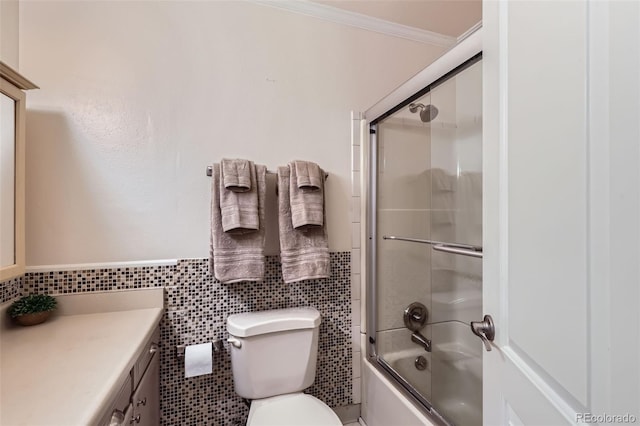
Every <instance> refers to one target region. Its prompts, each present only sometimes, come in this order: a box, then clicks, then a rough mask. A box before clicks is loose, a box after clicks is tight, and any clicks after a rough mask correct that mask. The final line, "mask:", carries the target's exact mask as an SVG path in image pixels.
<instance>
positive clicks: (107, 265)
mask: <svg viewBox="0 0 640 426" xmlns="http://www.w3.org/2000/svg"><path fill="white" fill-rule="evenodd" d="M177 264H178V260H177V259H162V260H137V261H132V262H103V263H77V264H69V265H39V266H27V267H26V268H25V269H26V272H27V273H28V272H54V271H86V270H87V269H117V268H141V267H150V266H175V265H177Z"/></svg>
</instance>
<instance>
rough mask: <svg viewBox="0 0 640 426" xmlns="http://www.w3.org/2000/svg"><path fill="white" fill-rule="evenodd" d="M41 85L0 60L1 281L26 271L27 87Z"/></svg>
mask: <svg viewBox="0 0 640 426" xmlns="http://www.w3.org/2000/svg"><path fill="white" fill-rule="evenodd" d="M37 88H38V87H37V86H36V85H35V84H33V83H32V82H30V81H29V80H27V79H26V78H24V77H23V76H21V75H20V74H19V73H18V72H17V71H15V70H14V69H12V68H11V67H9V66H8V65H6V64H4V63H3V62H0V281H6V280H9V279H11V278H15V277H18V276H20V275H22V274H24V264H25V245H24V220H25V218H24V196H25V194H24V192H25V140H24V134H25V117H26V109H25V102H26V97H25V92H24V91H25V90H29V89H37Z"/></svg>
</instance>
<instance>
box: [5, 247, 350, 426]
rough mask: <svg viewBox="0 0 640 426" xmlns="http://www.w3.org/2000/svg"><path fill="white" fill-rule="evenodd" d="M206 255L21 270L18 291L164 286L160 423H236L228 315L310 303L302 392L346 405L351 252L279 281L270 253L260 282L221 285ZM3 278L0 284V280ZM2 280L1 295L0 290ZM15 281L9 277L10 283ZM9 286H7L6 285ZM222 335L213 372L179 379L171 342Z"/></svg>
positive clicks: (239, 418) (242, 417)
mask: <svg viewBox="0 0 640 426" xmlns="http://www.w3.org/2000/svg"><path fill="white" fill-rule="evenodd" d="M208 271H209V267H208V260H207V259H185V260H179V261H178V263H177V265H170V266H145V267H130V268H114V269H90V270H78V271H54V272H31V273H27V274H26V275H25V276H24V277H23V279H22V281H21V282H19V283H18V286H19V285H22V287H23V288H22V293H23V294H30V293H48V294H52V295H56V294H65V293H80V292H91V291H111V290H124V289H135V288H146V287H164V289H165V314H164V317H163V319H162V322H161V325H160V327H161V336H162V337H161V352H160V363H161V369H160V376H161V377H160V379H161V384H160V386H161V389H160V397H161V411H162V424H163V425H181V426H182V425H190V426H195V425H198V426H200V425H220V426H222V425H224V426H227V425H242V424H244V422H245V421H246V417H247V413H248V408H247V406H246V405H245V404H244V402H243V401H242V400H241V399H240V398H239V397H238V396H236V394H235V392H234V389H233V378H232V375H231V360H230V358H229V353H228V350H229V349H228V344H227V343H226V338H227V333H226V319H227V317H228V316H229V315H230V314H234V313H239V312H250V311H260V310H265V309H278V308H287V307H300V306H313V307H315V308H317V309H318V310H319V311H320V313H321V314H322V323H321V326H320V338H319V349H318V365H317V373H316V379H315V383H314V384H313V386H312V387H311V388H309V389H308V390H307V392H309V393H311V394H312V395H314V396H316V397H318V398H319V399H321V400H322V401H324V402H325V403H326V404H327V405H329V406H331V407H338V406H344V405H349V404H353V402H354V401H353V393H352V386H353V370H352V369H353V365H352V357H353V348H352V339H351V333H352V321H351V306H352V305H351V253H350V252H335V253H331V276H330V277H329V278H328V279H322V280H310V281H302V282H299V283H293V284H285V283H283V281H282V276H281V272H280V271H281V268H280V262H279V257H278V256H268V257H267V268H266V278H265V280H264V281H263V282H261V283H237V284H221V283H219V282H218V281H216V280H214V279H213V278H212V276H211V275H210V274H209V272H208ZM3 284H7V283H3ZM4 287H5V286H4V285H3V297H4V292H5V290H4ZM14 287H15V284H13V283H12V284H11V289H13V288H14ZM11 291H14V290H11ZM9 299H11V297H9ZM213 339H223V341H224V342H225V343H224V345H225V349H224V351H222V353H216V354H215V355H214V372H213V374H210V375H205V376H200V377H195V378H189V379H185V378H184V365H183V363H182V359H178V358H177V357H176V346H177V345H188V344H194V343H204V342H209V341H212V340H213Z"/></svg>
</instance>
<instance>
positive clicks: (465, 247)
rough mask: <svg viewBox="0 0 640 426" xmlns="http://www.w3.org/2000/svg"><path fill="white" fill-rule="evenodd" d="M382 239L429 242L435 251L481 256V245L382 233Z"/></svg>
mask: <svg viewBox="0 0 640 426" xmlns="http://www.w3.org/2000/svg"><path fill="white" fill-rule="evenodd" d="M382 239H383V240H395V241H407V242H410V243H420V244H429V245H431V246H432V247H433V249H434V250H436V251H442V252H446V253H452V254H460V255H462V256H471V257H482V247H480V246H473V245H469V244H458V243H445V242H443V241H435V240H424V239H420V238H408V237H397V236H395V235H383V236H382Z"/></svg>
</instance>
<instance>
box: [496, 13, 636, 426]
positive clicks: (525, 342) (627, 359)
mask: <svg viewBox="0 0 640 426" xmlns="http://www.w3.org/2000/svg"><path fill="white" fill-rule="evenodd" d="M483 8H484V9H483V27H484V29H483V31H484V41H483V51H484V53H483V62H484V72H483V74H484V87H483V97H484V105H483V111H484V135H483V140H484V153H483V157H484V165H483V169H484V179H485V182H484V239H485V240H484V278H483V288H484V311H485V313H487V314H491V315H492V316H493V319H494V322H495V326H496V337H495V341H494V345H493V350H492V351H490V352H486V351H485V353H484V374H483V380H484V403H483V405H484V424H485V425H507V424H514V425H517V424H523V425H561V424H575V423H600V424H606V423H625V422H635V423H640V412H639V411H640V409H639V406H640V368H639V365H640V320H639V318H640V316H639V314H638V312H639V311H640V291H639V288H640V272H639V270H640V266H639V265H640V171H639V170H640V124H639V123H640V82H639V80H640V2H637V1H609V2H607V1H510V2H496V1H491V0H487V1H485V2H484V5H483Z"/></svg>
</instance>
